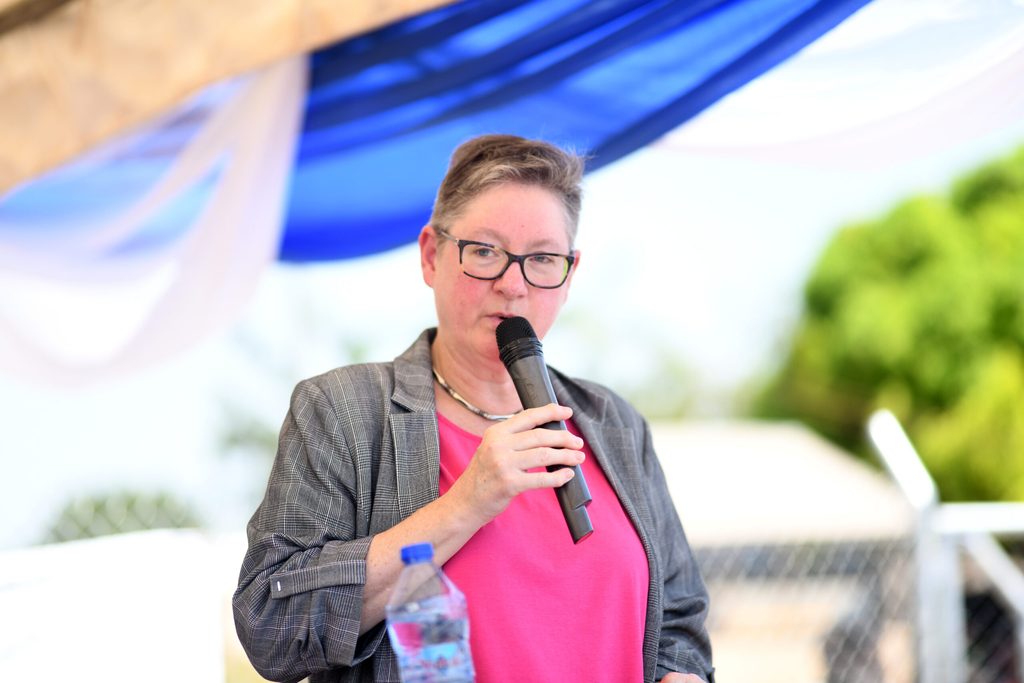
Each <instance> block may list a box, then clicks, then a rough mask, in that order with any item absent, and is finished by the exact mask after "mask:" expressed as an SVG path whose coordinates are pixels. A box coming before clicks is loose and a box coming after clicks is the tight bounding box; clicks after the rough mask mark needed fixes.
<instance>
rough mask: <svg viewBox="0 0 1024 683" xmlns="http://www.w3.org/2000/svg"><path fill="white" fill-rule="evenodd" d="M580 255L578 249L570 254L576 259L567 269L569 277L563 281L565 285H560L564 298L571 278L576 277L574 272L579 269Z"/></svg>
mask: <svg viewBox="0 0 1024 683" xmlns="http://www.w3.org/2000/svg"><path fill="white" fill-rule="evenodd" d="M580 253H581V252H580V250H579V249H574V250H573V252H572V255H573V256H575V257H576V258H575V260H573V262H572V268H571V269H569V277H568V279H567V280H566V281H565V284H564V285H562V286H563V287H565V290H566V296H568V291H569V285H571V284H572V278H573V276H574V275H576V271H577V270H579V267H580Z"/></svg>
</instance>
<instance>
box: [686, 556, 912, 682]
mask: <svg viewBox="0 0 1024 683" xmlns="http://www.w3.org/2000/svg"><path fill="white" fill-rule="evenodd" d="M695 553H696V555H697V559H698V562H699V564H700V567H701V571H702V572H703V574H704V577H705V580H706V582H707V584H708V591H709V592H710V594H711V601H712V602H711V604H712V609H711V615H710V621H709V629H710V632H711V638H712V644H713V647H714V658H715V665H716V668H717V670H718V674H717V675H718V677H719V679H720V680H722V681H758V682H759V683H774V682H776V681H777V682H778V683H783V682H785V683H817V682H827V683H912V682H913V681H914V680H915V675H916V667H915V665H914V662H915V645H914V611H913V599H914V585H913V572H912V567H911V563H912V562H913V547H912V542H911V540H910V539H894V540H893V539H889V540H878V541H858V542H845V543H844V542H835V543H829V542H812V543H805V544H782V545H757V546H754V545H751V546H729V547H716V548H695Z"/></svg>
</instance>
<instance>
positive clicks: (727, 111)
mask: <svg viewBox="0 0 1024 683" xmlns="http://www.w3.org/2000/svg"><path fill="white" fill-rule="evenodd" d="M1022 119H1024V2H1020V0H991V1H987V2H977V1H976V0H938V1H937V0H877V1H876V2H873V3H870V4H869V5H867V6H866V7H864V8H863V9H862V10H860V11H859V12H858V13H857V14H855V15H853V16H852V17H851V18H850V19H848V20H847V21H846V22H844V23H843V24H842V25H840V26H839V27H837V28H836V29H835V30H834V31H833V32H832V33H830V34H829V35H828V36H826V37H825V38H824V39H822V40H820V41H818V42H816V43H814V44H812V45H811V46H809V47H808V48H807V49H806V50H805V51H804V52H802V53H801V54H800V55H799V56H797V57H796V58H795V59H793V60H792V61H791V62H789V63H788V64H786V65H785V66H784V67H783V68H779V69H776V70H775V71H773V72H771V73H769V74H767V75H766V76H764V77H762V78H761V79H759V80H757V81H754V82H753V83H750V84H749V85H747V86H746V87H745V88H743V89H742V90H740V91H738V92H736V93H734V94H733V95H731V96H730V97H728V98H726V99H725V100H723V101H722V102H721V103H719V104H718V105H717V106H716V107H715V108H714V109H713V110H711V111H709V112H707V113H706V114H704V115H702V116H699V117H697V118H696V119H695V120H693V121H691V122H689V123H688V124H687V125H685V126H682V127H681V128H679V129H677V130H676V131H674V132H673V133H671V134H669V135H668V136H666V137H665V138H663V139H662V140H661V141H660V142H659V143H658V145H659V146H660V147H662V148H664V149H671V150H676V151H680V152H699V153H702V154H712V155H722V156H732V157H745V158H750V159H757V160H761V161H767V162H781V163H799V164H805V165H812V166H818V167H824V168H835V169H850V170H856V171H868V172H869V171H871V170H873V169H878V168H882V167H886V166H891V165H893V164H900V163H905V162H908V161H914V160H916V159H919V158H921V157H922V156H925V155H929V154H935V153H939V152H943V151H945V150H948V149H951V148H955V147H956V146H958V145H965V144H970V143H972V142H974V141H977V140H980V139H982V138H984V137H985V136H986V135H989V134H991V133H992V132H993V131H995V130H998V129H1000V128H1003V127H1006V126H1010V125H1013V124H1017V123H1019V122H1020V121H1021V120H1022Z"/></svg>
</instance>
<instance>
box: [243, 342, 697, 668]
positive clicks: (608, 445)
mask: <svg viewBox="0 0 1024 683" xmlns="http://www.w3.org/2000/svg"><path fill="white" fill-rule="evenodd" d="M433 334H434V330H427V331H425V332H424V333H423V334H421V335H420V337H419V338H418V339H417V340H416V342H415V343H414V344H413V345H412V346H411V347H410V348H409V349H408V350H407V351H405V353H403V354H402V355H401V356H399V357H398V358H396V359H395V360H394V361H393V362H391V363H370V364H363V365H354V366H349V367H344V368H338V369H335V370H332V371H330V372H328V373H326V374H323V375H320V376H318V377H313V378H311V379H307V380H304V381H302V382H300V383H299V384H298V385H297V386H296V388H295V391H294V393H293V394H292V398H291V408H290V410H289V412H288V415H287V417H286V418H285V422H284V425H283V427H282V428H281V435H280V440H279V443H278V452H277V458H276V460H275V462H274V466H273V469H272V471H271V474H270V480H269V484H268V486H267V491H266V495H265V497H264V499H263V502H262V503H261V504H260V506H259V508H258V509H257V510H256V512H255V514H254V515H253V517H252V519H251V520H250V522H249V525H248V538H249V549H248V552H247V553H246V555H245V559H244V561H243V564H242V569H241V574H240V576H239V581H238V590H237V591H236V592H235V595H234V599H233V608H234V618H235V625H236V628H237V630H238V635H239V638H240V639H241V642H242V645H243V646H244V647H245V650H246V652H247V653H248V655H249V658H250V659H251V661H252V663H253V665H254V666H255V667H256V669H257V670H258V671H259V672H260V673H261V674H262V675H263V676H265V677H266V678H269V679H271V680H277V681H297V680H300V679H302V678H303V677H306V676H310V677H311V680H312V681H313V682H314V683H318V682H321V681H325V682H326V681H332V682H333V681H338V682H346V683H348V682H356V681H388V682H394V683H398V681H399V677H398V670H397V663H396V660H395V656H394V652H393V651H392V649H391V644H390V642H389V641H388V638H387V637H386V630H385V626H384V624H383V623H382V624H379V625H378V626H376V627H375V628H373V629H371V630H370V631H369V632H367V633H366V634H364V635H363V636H362V637H360V636H359V616H360V608H361V607H360V606H361V604H362V595H363V585H364V583H365V581H366V554H367V549H368V547H369V544H370V539H371V538H372V537H373V535H374V534H376V533H378V532H380V531H383V530H385V529H388V528H390V527H392V526H394V525H395V524H397V523H398V522H400V521H401V520H403V519H405V518H406V517H408V516H409V515H411V514H412V513H413V512H415V511H416V510H417V509H419V508H420V507H422V506H424V505H426V504H427V503H429V502H431V501H433V500H434V499H436V498H437V497H438V473H439V457H440V456H439V450H438V434H437V417H436V414H435V406H434V380H433V376H432V374H431V361H430V342H431V340H432V338H433ZM551 383H552V385H553V386H554V389H555V394H556V396H557V397H558V401H559V403H561V404H563V405H568V406H570V407H572V409H573V420H574V421H575V423H576V425H577V426H578V427H579V429H580V431H581V432H582V434H583V437H584V438H585V439H586V441H587V444H588V445H589V446H590V448H591V450H592V451H593V454H594V457H595V458H596V460H597V463H598V464H599V465H600V466H601V468H602V469H603V470H604V473H605V476H606V477H607V478H608V481H609V482H610V484H611V485H612V488H613V489H614V490H615V492H616V494H617V495H618V497H619V501H620V502H621V504H622V507H623V509H624V510H625V511H626V514H627V515H628V516H629V518H630V520H631V521H632V522H633V526H634V527H635V528H636V530H637V533H638V535H639V537H640V540H641V542H642V543H643V547H644V551H645V552H646V554H647V561H648V565H649V574H650V587H649V590H648V601H647V624H646V629H645V632H644V678H645V680H646V681H648V682H650V681H654V680H660V679H661V677H662V676H664V675H665V673H667V672H669V671H680V672H689V673H696V674H698V675H700V676H702V677H704V678H705V679H710V677H711V648H710V644H709V641H708V636H707V632H706V630H705V627H704V620H705V616H706V614H707V609H708V598H707V592H706V590H705V587H704V583H703V581H702V580H701V577H700V573H699V571H698V569H697V565H696V563H695V561H694V558H693V554H692V552H691V550H690V547H689V545H688V544H687V541H686V537H685V535H684V534H683V528H682V525H681V524H680V522H679V517H678V515H677V514H676V511H675V507H674V506H673V505H672V501H671V499H670V498H669V493H668V488H667V487H666V484H665V478H664V475H663V474H662V471H661V466H660V465H659V464H658V460H657V457H656V456H655V453H654V449H653V447H652V444H651V434H650V431H649V429H648V426H647V423H646V422H645V421H644V420H643V418H642V417H641V416H640V415H639V414H638V413H637V412H636V411H635V410H634V409H633V408H632V407H630V406H629V405H628V404H627V403H626V402H625V401H624V400H623V399H621V398H620V397H618V396H617V395H615V394H614V393H612V392H611V391H609V390H608V389H605V388H604V387H601V386H599V385H596V384H594V383H591V382H583V381H578V380H572V379H569V378H567V377H565V376H563V375H562V374H560V373H558V372H557V371H554V370H552V371H551ZM593 609H595V610H596V609H598V606H596V605H595V606H593ZM474 627H475V628H480V626H479V625H474ZM510 673H511V674H512V678H514V672H510Z"/></svg>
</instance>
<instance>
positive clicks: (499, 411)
mask: <svg viewBox="0 0 1024 683" xmlns="http://www.w3.org/2000/svg"><path fill="white" fill-rule="evenodd" d="M430 356H431V362H432V364H433V366H434V369H435V370H436V371H437V373H438V374H440V375H441V377H442V378H443V379H444V382H445V384H447V385H448V387H450V389H451V390H452V391H453V392H455V393H457V394H458V395H459V396H460V397H461V398H462V399H463V400H464V401H466V402H468V403H469V404H470V405H472V406H474V407H476V408H478V409H479V410H481V411H483V412H485V413H488V414H492V415H512V414H515V413H516V412H518V411H520V410H522V404H521V403H520V401H519V395H518V394H517V393H516V389H515V385H514V384H513V383H512V378H511V377H510V376H509V374H508V370H506V369H505V366H504V365H503V364H502V363H501V360H500V359H499V358H498V354H497V349H495V353H494V358H493V359H492V358H487V359H482V358H477V357H475V356H473V355H471V354H467V353H461V354H460V353H458V352H456V351H454V350H452V349H451V348H450V347H449V346H448V345H446V344H445V343H444V339H443V337H442V335H441V332H440V331H438V335H437V337H436V338H435V339H434V343H433V345H432V346H431V349H430ZM446 393H451V392H446ZM454 400H455V401H456V402H459V401H458V399H454Z"/></svg>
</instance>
